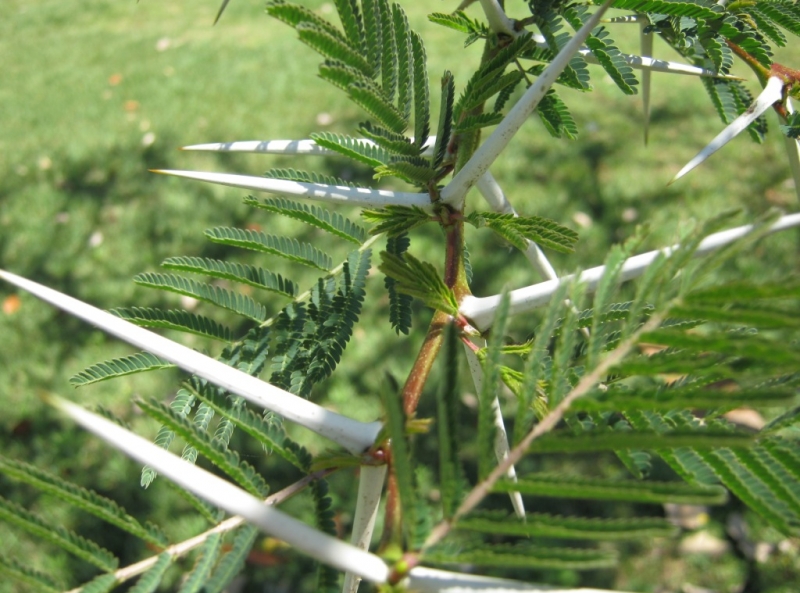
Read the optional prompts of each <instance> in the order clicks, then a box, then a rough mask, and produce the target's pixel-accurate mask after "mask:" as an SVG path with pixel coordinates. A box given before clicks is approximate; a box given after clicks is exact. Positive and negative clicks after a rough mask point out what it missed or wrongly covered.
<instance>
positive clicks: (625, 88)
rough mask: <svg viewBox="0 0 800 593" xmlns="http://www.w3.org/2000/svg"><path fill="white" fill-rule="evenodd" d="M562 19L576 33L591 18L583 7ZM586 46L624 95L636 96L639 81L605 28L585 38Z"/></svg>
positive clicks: (571, 8) (567, 12)
mask: <svg viewBox="0 0 800 593" xmlns="http://www.w3.org/2000/svg"><path fill="white" fill-rule="evenodd" d="M563 15H564V18H565V19H566V20H567V21H569V24H570V25H571V26H572V28H573V29H575V30H576V31H577V30H578V29H580V28H581V27H582V26H583V23H584V22H586V20H587V19H588V18H589V17H590V16H591V15H590V14H589V13H588V12H587V9H586V7H585V6H573V7H570V8H567V9H566V10H564V12H563ZM586 45H587V46H588V47H589V49H591V50H592V53H593V54H594V56H595V57H596V58H597V59H598V60H599V61H600V65H601V66H602V67H603V69H604V70H605V71H606V72H607V73H608V75H609V76H610V77H611V78H612V80H613V81H614V82H615V83H616V84H617V86H618V87H619V88H620V89H621V90H622V92H623V93H625V94H626V95H635V94H636V88H635V87H636V85H638V84H639V81H638V80H636V77H635V76H634V74H633V68H631V67H630V66H629V65H628V63H627V62H626V61H625V59H624V58H623V56H622V54H621V53H620V51H619V48H617V46H616V45H615V44H614V40H613V39H611V38H610V37H609V35H608V31H607V30H606V29H605V27H597V28H595V29H594V31H592V34H591V35H589V37H587V38H586Z"/></svg>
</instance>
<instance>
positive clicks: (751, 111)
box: [670, 76, 783, 183]
mask: <svg viewBox="0 0 800 593" xmlns="http://www.w3.org/2000/svg"><path fill="white" fill-rule="evenodd" d="M782 97H783V81H782V80H781V79H780V78H778V77H777V76H771V77H770V78H769V80H767V84H766V86H765V87H764V90H763V91H761V94H760V95H759V96H758V98H757V99H756V100H755V102H754V103H753V104H752V105H751V106H750V107H749V108H748V109H747V111H745V112H744V113H742V114H741V115H740V116H739V117H737V118H736V119H735V120H733V121H732V122H731V123H730V124H728V126H727V127H726V128H725V129H724V130H722V131H721V132H720V133H719V134H717V137H716V138H714V139H713V140H712V141H711V142H709V144H708V146H706V147H705V148H704V149H703V150H701V151H700V152H699V153H697V156H696V157H694V158H693V159H692V160H691V161H689V162H688V163H687V164H686V166H685V167H684V168H683V169H681V170H680V171H679V172H678V174H677V175H675V177H673V179H672V181H670V183H675V182H676V181H677V180H678V179H680V178H681V177H683V176H684V175H686V174H687V173H688V172H689V171H691V170H692V169H694V168H695V167H697V165H699V164H700V163H702V162H703V161H705V160H706V159H707V158H708V157H710V156H711V155H712V154H714V153H715V152H717V151H718V150H719V149H720V148H722V147H723V146H725V145H726V144H727V143H728V142H730V141H731V140H733V139H734V138H735V137H736V136H738V135H739V133H741V132H742V131H743V130H744V129H745V128H746V127H747V126H749V125H750V124H751V123H753V122H754V121H755V120H756V119H757V118H758V116H760V115H761V114H762V113H764V112H765V111H766V110H767V109H769V108H770V107H772V105H773V104H774V103H776V102H777V101H780V100H781V98H782Z"/></svg>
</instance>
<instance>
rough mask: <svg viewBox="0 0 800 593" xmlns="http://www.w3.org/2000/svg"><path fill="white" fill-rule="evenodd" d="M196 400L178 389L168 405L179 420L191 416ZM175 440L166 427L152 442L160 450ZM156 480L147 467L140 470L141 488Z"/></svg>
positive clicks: (186, 391)
mask: <svg viewBox="0 0 800 593" xmlns="http://www.w3.org/2000/svg"><path fill="white" fill-rule="evenodd" d="M196 401H197V400H196V398H195V396H194V394H193V393H192V392H191V391H189V390H188V389H183V388H181V389H179V390H178V393H177V394H176V395H175V398H174V399H173V400H172V402H171V403H170V407H171V408H172V411H173V413H175V414H176V415H177V416H180V417H181V418H186V417H188V415H189V414H191V412H192V410H193V409H194V404H195V402H196ZM174 438H175V432H173V431H172V430H170V429H169V428H168V427H166V426H162V427H161V428H159V430H158V434H157V435H156V438H155V440H154V442H155V444H156V445H158V446H159V447H161V448H162V449H169V447H170V445H171V444H172V441H173V439H174ZM155 478H156V472H155V470H153V469H152V468H151V467H149V466H144V467H143V468H142V477H141V480H140V483H141V486H142V488H147V487H149V486H150V484H152V482H153V480H154V479H155Z"/></svg>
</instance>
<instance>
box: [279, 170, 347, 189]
mask: <svg viewBox="0 0 800 593" xmlns="http://www.w3.org/2000/svg"><path fill="white" fill-rule="evenodd" d="M264 177H269V178H272V179H286V180H287V181H301V182H303V183H320V184H323V185H337V186H341V187H356V185H355V184H354V183H353V182H352V181H347V180H345V179H342V178H341V177H334V176H332V175H324V174H322V173H317V172H315V171H298V170H297V169H291V168H289V169H269V170H268V171H267V172H266V173H264Z"/></svg>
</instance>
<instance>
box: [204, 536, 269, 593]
mask: <svg viewBox="0 0 800 593" xmlns="http://www.w3.org/2000/svg"><path fill="white" fill-rule="evenodd" d="M257 535H258V528H256V527H253V526H252V525H243V526H242V527H240V528H239V529H237V530H236V531H235V536H234V538H233V541H232V542H231V549H230V550H229V551H228V552H226V553H225V554H224V555H223V556H222V558H220V561H219V563H218V564H217V566H216V567H215V568H214V572H213V573H212V574H211V578H209V579H208V580H207V581H206V583H205V587H204V589H203V590H204V592H205V593H221V592H222V591H223V590H225V587H227V586H228V585H229V584H230V583H231V581H232V580H233V579H234V578H236V575H238V574H239V572H241V570H242V568H243V567H244V563H245V560H246V559H247V555H248V554H249V553H250V549H251V548H252V547H253V543H254V542H255V540H256V536H257Z"/></svg>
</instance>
